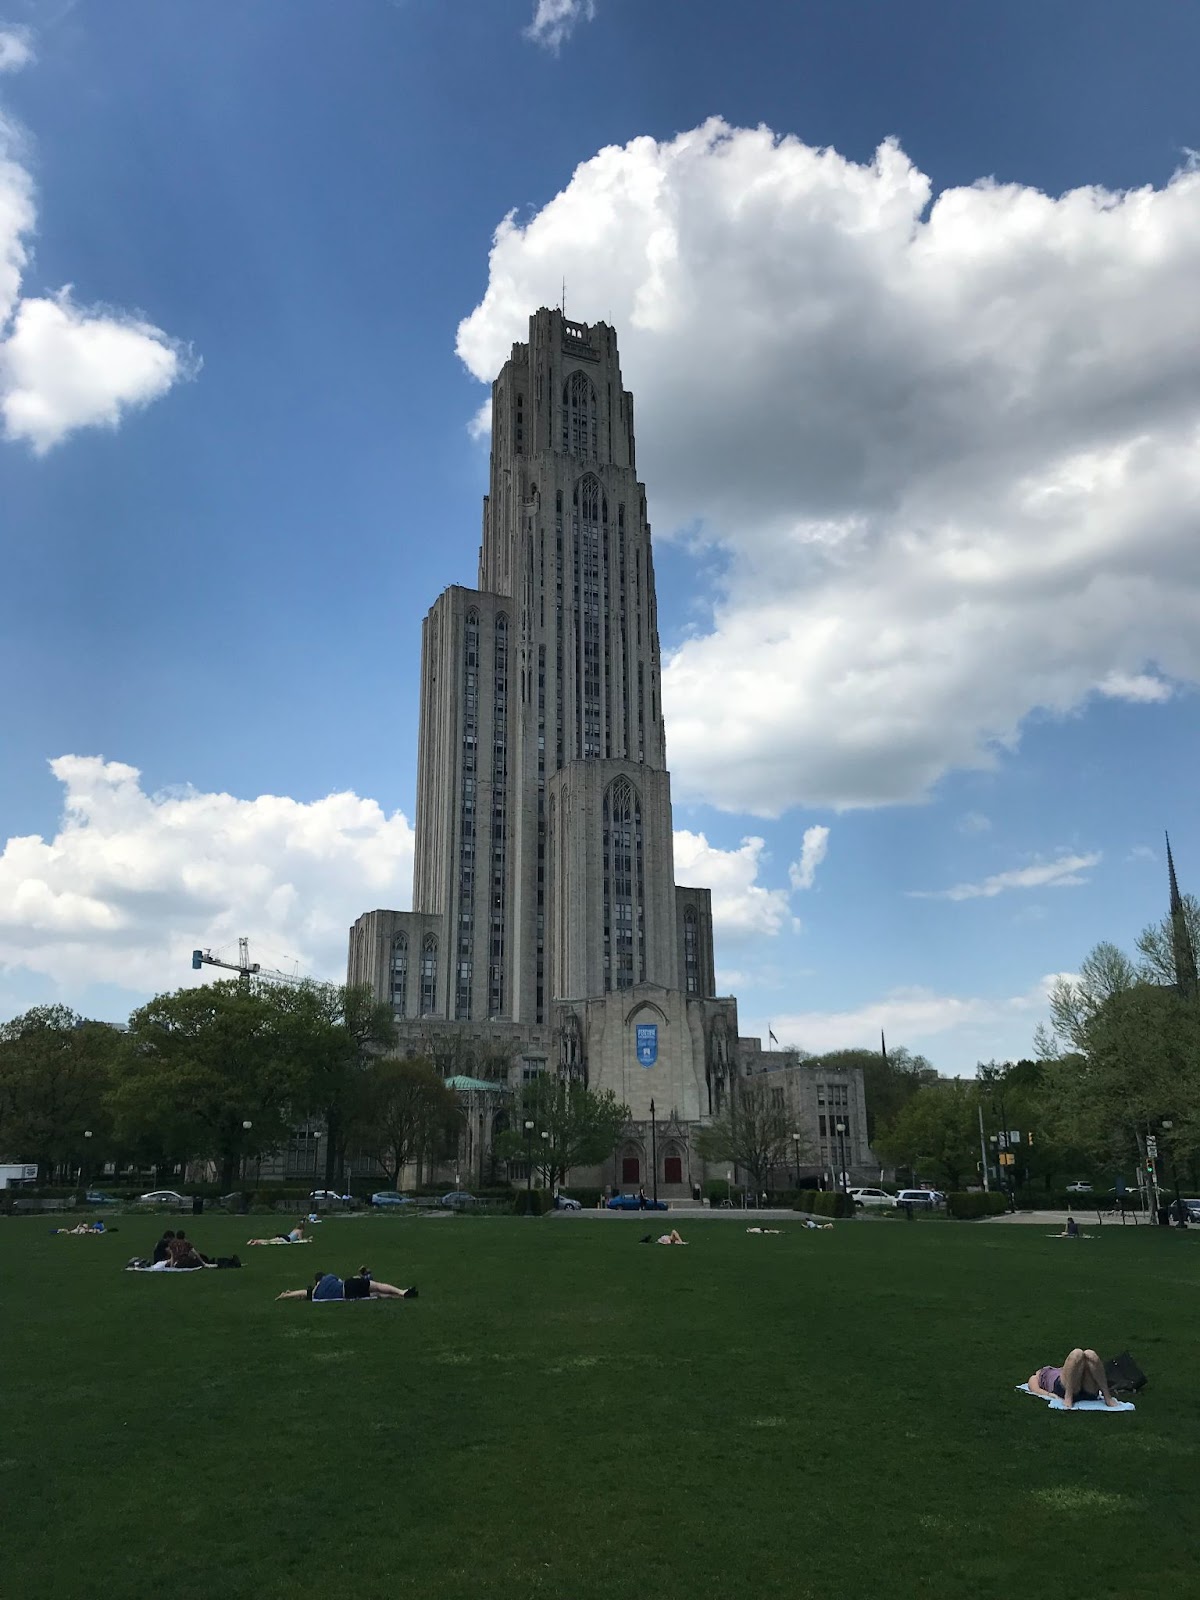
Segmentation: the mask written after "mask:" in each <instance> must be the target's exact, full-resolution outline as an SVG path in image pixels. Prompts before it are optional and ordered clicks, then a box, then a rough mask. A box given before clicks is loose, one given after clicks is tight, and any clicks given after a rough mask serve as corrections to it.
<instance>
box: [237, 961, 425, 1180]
mask: <svg viewBox="0 0 1200 1600" xmlns="http://www.w3.org/2000/svg"><path fill="white" fill-rule="evenodd" d="M259 994H260V996H261V997H262V998H263V999H265V1000H267V1001H269V1003H270V1004H271V1005H272V1007H273V1008H274V1010H275V1012H276V1013H277V1016H278V1019H279V1020H278V1026H279V1029H280V1031H281V1035H282V1038H283V1040H284V1042H285V1046H286V1049H287V1051H288V1054H289V1059H290V1060H291V1062H292V1063H293V1065H294V1066H295V1067H296V1068H297V1069H298V1071H299V1073H300V1075H301V1077H302V1080H303V1083H302V1087H301V1088H300V1089H299V1091H298V1096H297V1101H296V1110H297V1111H298V1112H299V1113H300V1114H302V1115H305V1116H313V1117H319V1118H320V1119H321V1121H322V1122H324V1124H325V1135H326V1137H325V1187H326V1188H333V1187H334V1186H335V1184H336V1185H337V1186H338V1187H339V1188H340V1187H341V1184H342V1178H343V1174H344V1172H345V1166H346V1147H347V1143H348V1141H349V1140H350V1139H352V1138H353V1137H354V1136H355V1134H356V1132H357V1131H358V1130H357V1129H356V1128H355V1126H354V1116H355V1112H356V1107H357V1106H358V1105H359V1103H360V1101H361V1098H362V1097H361V1095H360V1094H359V1083H358V1080H359V1078H360V1077H361V1075H362V1073H363V1072H364V1071H366V1069H367V1068H368V1066H369V1065H370V1064H371V1063H372V1062H373V1061H375V1060H376V1059H377V1058H378V1055H379V1053H380V1052H381V1051H383V1050H387V1049H388V1048H390V1047H391V1046H392V1045H393V1044H394V1043H395V1039H396V1025H395V1021H394V1020H393V1017H392V1011H391V1007H390V1006H389V1005H387V1004H386V1002H383V1001H378V1000H376V999H375V997H374V995H373V994H372V991H371V990H370V988H368V987H366V986H365V985H357V986H346V985H340V986H339V985H334V984H328V983H312V982H309V983H302V984H298V985H296V986H295V987H294V988H292V987H284V986H282V985H280V986H278V987H270V988H268V987H267V986H266V985H263V986H262V987H261V988H260V990H259Z"/></svg>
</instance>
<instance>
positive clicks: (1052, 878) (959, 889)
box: [908, 850, 1100, 900]
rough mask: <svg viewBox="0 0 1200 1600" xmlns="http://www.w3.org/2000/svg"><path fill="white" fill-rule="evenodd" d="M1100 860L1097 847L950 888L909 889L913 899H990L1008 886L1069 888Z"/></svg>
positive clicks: (1003, 892)
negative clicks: (1087, 852)
mask: <svg viewBox="0 0 1200 1600" xmlns="http://www.w3.org/2000/svg"><path fill="white" fill-rule="evenodd" d="M1099 860H1100V852H1099V851H1098V850H1097V851H1095V852H1094V853H1093V854H1092V855H1087V856H1059V858H1058V860H1057V861H1041V862H1037V863H1035V864H1034V865H1033V866H1031V867H1013V868H1012V869H1011V870H1010V871H1008V872H995V873H993V874H992V876H991V877H990V878H984V880H983V882H982V883H956V884H955V885H954V886H953V887H952V888H950V889H910V890H909V891H908V893H909V898H910V899H913V900H990V899H991V898H992V897H993V896H994V895H998V894H1005V893H1007V891H1008V890H1009V889H1069V888H1072V887H1073V886H1074V885H1076V884H1079V883H1086V882H1087V881H1088V880H1087V879H1086V878H1085V877H1083V876H1081V874H1083V873H1085V872H1087V871H1088V870H1089V869H1090V868H1092V867H1094V866H1096V864H1097V863H1098V862H1099Z"/></svg>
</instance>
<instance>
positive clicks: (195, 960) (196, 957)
mask: <svg viewBox="0 0 1200 1600" xmlns="http://www.w3.org/2000/svg"><path fill="white" fill-rule="evenodd" d="M203 954H204V952H203V951H202V950H193V951H192V971H193V972H199V971H200V968H201V966H202V965H203V963H202V962H201V960H200V957H201V956H202V955H203Z"/></svg>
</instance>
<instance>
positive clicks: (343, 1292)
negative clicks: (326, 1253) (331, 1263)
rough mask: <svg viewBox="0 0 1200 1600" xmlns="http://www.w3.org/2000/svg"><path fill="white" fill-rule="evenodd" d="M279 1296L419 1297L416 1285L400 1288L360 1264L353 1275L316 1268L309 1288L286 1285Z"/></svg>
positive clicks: (380, 1298)
mask: <svg viewBox="0 0 1200 1600" xmlns="http://www.w3.org/2000/svg"><path fill="white" fill-rule="evenodd" d="M275 1298H276V1300H415V1299H416V1298H417V1290H416V1285H415V1284H414V1285H413V1287H412V1288H410V1289H397V1287H396V1285H395V1284H394V1283H380V1281H379V1280H378V1278H373V1277H372V1276H371V1274H370V1273H369V1272H368V1271H367V1269H366V1267H359V1269H358V1271H357V1272H356V1273H355V1274H354V1276H353V1277H352V1278H339V1277H338V1276H337V1274H336V1273H333V1272H315V1273H314V1274H313V1281H312V1282H311V1283H310V1284H309V1286H308V1288H307V1289H284V1290H283V1292H282V1293H281V1294H277V1295H276V1296H275Z"/></svg>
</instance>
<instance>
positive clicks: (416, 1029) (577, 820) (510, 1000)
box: [347, 309, 816, 1193]
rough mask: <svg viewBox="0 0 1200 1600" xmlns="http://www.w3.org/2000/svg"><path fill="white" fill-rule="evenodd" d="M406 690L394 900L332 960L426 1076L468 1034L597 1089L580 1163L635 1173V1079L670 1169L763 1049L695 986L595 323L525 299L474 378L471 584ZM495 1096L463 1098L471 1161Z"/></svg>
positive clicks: (615, 377)
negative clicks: (618, 1130) (606, 1125)
mask: <svg viewBox="0 0 1200 1600" xmlns="http://www.w3.org/2000/svg"><path fill="white" fill-rule="evenodd" d="M420 709H421V717H420V735H419V750H418V766H417V806H416V856H415V864H414V875H413V909H412V910H411V911H390V910H377V911H370V912H366V913H364V914H363V915H362V916H361V917H359V918H358V920H357V921H356V922H355V924H354V926H353V928H352V929H351V931H350V948H349V959H348V967H347V976H348V981H349V982H351V983H363V984H367V985H369V986H370V988H371V989H372V990H373V992H374V993H375V994H376V995H377V996H378V997H379V998H380V999H384V1000H387V1001H389V1002H390V1003H391V1004H392V1007H393V1011H394V1014H395V1017H396V1022H397V1031H398V1039H399V1048H400V1049H401V1050H402V1051H404V1052H406V1053H425V1054H432V1055H433V1058H434V1059H435V1060H437V1061H438V1062H439V1064H441V1065H442V1068H443V1071H444V1072H445V1073H446V1075H447V1076H450V1075H452V1073H451V1071H450V1070H449V1068H450V1065H451V1063H452V1059H453V1060H455V1061H457V1066H455V1068H454V1072H455V1073H457V1074H459V1075H463V1074H465V1075H466V1076H468V1077H470V1076H476V1077H478V1076H479V1075H480V1074H479V1071H478V1069H476V1070H475V1071H474V1072H473V1071H472V1067H471V1066H470V1064H469V1062H468V1060H467V1058H471V1059H475V1058H477V1057H480V1056H481V1054H482V1057H484V1058H486V1060H487V1063H488V1068H489V1070H488V1071H487V1072H486V1073H484V1074H483V1076H485V1077H488V1078H493V1079H497V1080H500V1081H507V1082H508V1084H509V1085H510V1086H513V1085H516V1084H518V1083H519V1082H520V1081H521V1080H522V1077H527V1076H528V1075H529V1074H530V1073H531V1072H533V1071H535V1070H545V1071H549V1072H557V1073H562V1074H565V1075H568V1076H572V1077H579V1078H581V1079H582V1080H583V1081H585V1082H586V1083H588V1084H589V1085H591V1086H592V1087H594V1088H599V1089H611V1090H612V1091H613V1092H614V1093H615V1094H616V1095H617V1096H618V1098H619V1099H621V1100H623V1101H624V1102H625V1103H626V1104H627V1105H628V1106H629V1108H630V1112H631V1119H632V1120H631V1125H630V1128H629V1130H628V1136H627V1138H626V1139H625V1140H624V1141H623V1144H622V1147H621V1148H620V1149H618V1150H617V1151H616V1152H614V1156H613V1160H612V1162H611V1163H610V1165H609V1167H608V1168H607V1169H605V1170H604V1171H603V1172H600V1173H594V1174H590V1175H586V1176H585V1175H574V1176H576V1178H577V1181H585V1182H586V1181H588V1177H590V1178H591V1179H593V1180H596V1181H604V1182H609V1183H619V1182H622V1181H624V1182H625V1183H626V1184H628V1183H630V1182H634V1183H635V1185H636V1184H638V1183H645V1182H649V1181H651V1179H652V1177H653V1174H651V1173H648V1172H647V1170H646V1161H647V1159H648V1157H649V1153H650V1151H649V1147H648V1146H647V1144H646V1134H647V1129H648V1124H649V1119H650V1106H651V1102H652V1101H653V1103H654V1108H655V1125H656V1126H657V1122H658V1119H662V1120H663V1127H664V1128H666V1129H669V1132H668V1133H667V1134H665V1135H664V1138H665V1143H664V1144H663V1145H662V1146H661V1149H660V1167H661V1169H662V1170H661V1172H660V1183H659V1188H660V1192H663V1191H666V1192H668V1193H669V1192H676V1191H677V1192H679V1193H683V1192H686V1191H687V1190H688V1188H689V1186H690V1184H691V1183H692V1182H693V1181H699V1180H700V1178H701V1177H702V1176H703V1174H702V1173H701V1172H700V1170H699V1163H698V1161H697V1160H696V1159H694V1158H693V1155H692V1136H693V1133H694V1130H695V1129H696V1128H697V1127H698V1126H699V1125H701V1124H702V1123H703V1122H704V1121H705V1120H707V1119H708V1118H709V1117H711V1116H713V1115H715V1114H716V1113H717V1112H719V1111H720V1109H721V1107H722V1105H723V1104H724V1103H725V1102H726V1100H727V1097H728V1095H729V1094H730V1093H731V1092H734V1089H735V1085H736V1081H737V1077H738V1073H739V1062H740V1061H741V1062H742V1069H743V1070H744V1069H745V1068H754V1069H755V1070H757V1063H758V1062H759V1061H760V1060H761V1059H763V1058H762V1055H761V1051H757V1050H756V1048H752V1047H756V1046H757V1041H739V1039H738V1024H737V1002H736V1000H734V999H732V998H728V997H726V998H720V997H718V996H717V995H716V979H715V962H714V951H713V931H712V906H711V899H710V895H709V891H708V890H707V889H703V888H690V887H684V886H681V885H677V884H676V882H675V871H674V852H673V831H672V811H671V780H670V775H669V773H668V771H667V767H666V740H665V732H664V727H663V716H662V699H661V690H660V652H659V639H658V618H657V601H656V597H655V588H654V563H653V554H652V549H651V539H650V524H649V521H648V520H647V515H646V494H645V488H644V486H643V485H642V484H641V483H640V482H639V481H638V478H637V473H636V445H635V436H634V426H633V397H632V395H630V394H629V393H628V391H627V390H626V389H625V388H624V386H623V384H622V381H621V370H620V363H619V359H618V353H617V341H616V335H615V333H614V332H613V330H612V329H611V328H609V327H608V326H607V325H606V324H604V323H598V324H595V325H594V326H588V325H585V324H583V323H577V322H570V321H568V320H566V318H564V316H563V315H562V313H561V312H559V311H550V310H546V309H542V310H540V311H538V312H536V313H535V314H534V315H533V316H532V317H531V318H530V322H529V339H528V342H527V343H525V344H516V345H514V346H513V348H512V354H511V356H510V358H509V360H508V361H507V362H506V363H505V365H504V368H503V370H502V372H501V373H500V375H499V377H498V378H497V379H496V382H495V384H494V385H493V389H492V452H491V464H490V481H489V490H488V494H487V496H486V497H485V500H484V508H483V537H482V543H481V547H480V553H479V573H478V587H477V588H474V589H469V588H465V587H461V586H457V585H456V586H453V587H451V588H448V589H446V590H445V591H443V593H442V594H441V595H440V596H439V598H438V599H437V600H436V601H435V603H434V605H433V607H432V608H431V610H430V612H429V614H428V616H427V617H426V619H425V623H424V629H423V634H422V655H421V708H420ZM743 1058H744V1059H743ZM805 1104H806V1108H807V1109H806V1114H807V1112H808V1111H812V1112H813V1114H814V1117H815V1114H816V1113H815V1109H814V1106H808V1103H807V1102H806V1103H805ZM814 1105H815V1103H814ZM798 1106H799V1102H798ZM502 1115H503V1110H502V1107H500V1106H499V1105H498V1104H497V1105H489V1106H487V1107H483V1106H482V1105H481V1106H477V1107H473V1108H472V1109H471V1111H470V1112H469V1114H468V1121H469V1124H470V1126H469V1134H470V1139H471V1141H472V1143H471V1148H470V1152H469V1160H468V1170H472V1171H474V1170H475V1169H476V1168H477V1167H480V1165H481V1163H482V1161H483V1154H482V1152H483V1150H484V1147H485V1145H486V1141H487V1139H488V1138H489V1137H491V1136H492V1130H494V1126H495V1122H496V1118H497V1117H498V1116H502ZM472 1119H473V1120H472ZM813 1127H814V1131H815V1127H816V1123H815V1121H814V1123H813ZM654 1142H655V1140H654V1138H653V1135H652V1136H651V1143H652V1144H653V1143H654ZM664 1151H665V1152H667V1153H666V1154H663V1152H664ZM635 1163H636V1167H637V1171H638V1173H639V1176H638V1177H637V1178H636V1179H634V1178H632V1177H631V1176H630V1174H631V1173H632V1172H633V1171H634V1170H635V1168H634V1164H635ZM667 1163H669V1166H668V1165H667ZM668 1172H669V1173H670V1177H669V1178H668V1176H667V1173H668Z"/></svg>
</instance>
